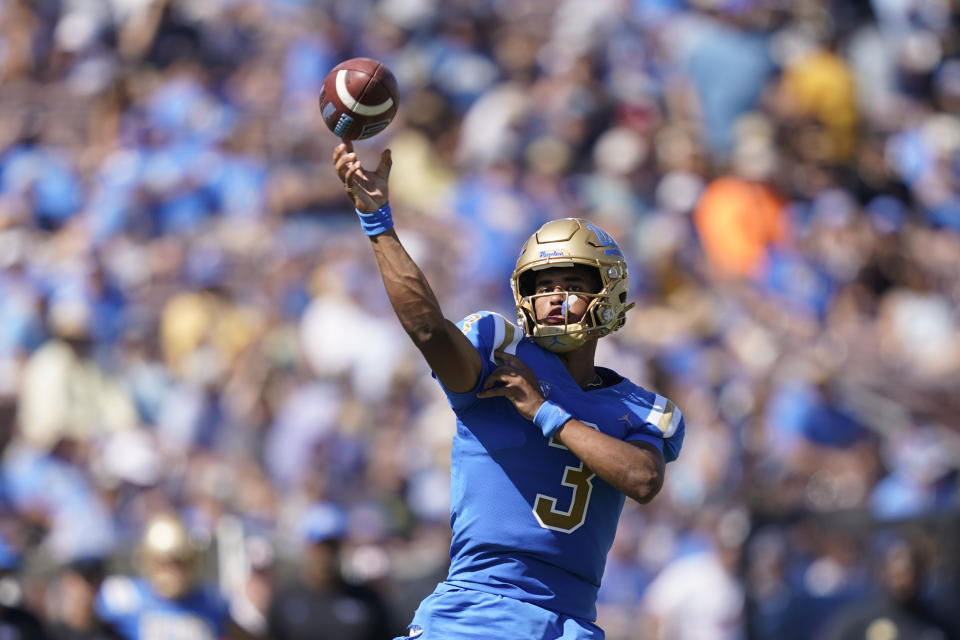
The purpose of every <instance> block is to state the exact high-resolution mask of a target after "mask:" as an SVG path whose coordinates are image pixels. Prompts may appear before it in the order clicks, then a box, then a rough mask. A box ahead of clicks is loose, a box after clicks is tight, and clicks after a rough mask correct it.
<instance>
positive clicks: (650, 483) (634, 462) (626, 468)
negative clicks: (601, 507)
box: [477, 352, 666, 504]
mask: <svg viewBox="0 0 960 640" xmlns="http://www.w3.org/2000/svg"><path fill="white" fill-rule="evenodd" d="M496 360H497V363H498V364H500V367H498V368H497V369H496V370H494V371H493V372H492V373H491V374H490V375H489V376H487V378H486V380H484V383H483V388H482V389H481V390H480V392H479V393H477V397H478V398H493V397H497V396H502V397H505V398H507V399H508V400H510V402H511V403H513V406H514V407H516V409H517V411H518V412H519V413H520V415H522V416H523V417H524V418H526V419H527V420H530V421H532V422H534V423H535V424H536V423H538V422H542V421H543V418H542V416H543V413H544V412H542V411H541V409H544V408H545V409H547V410H549V409H550V406H545V405H548V404H549V403H547V402H546V398H544V397H543V393H542V392H541V391H540V384H539V383H538V382H537V379H536V376H535V375H534V373H533V371H532V370H531V369H530V367H528V366H527V365H526V364H525V363H524V362H523V361H522V360H520V358H518V357H516V356H514V355H511V354H508V353H502V352H501V353H498V354H497V355H496ZM549 419H550V417H549V416H547V420H549ZM558 419H560V420H563V423H562V425H557V426H558V427H559V430H558V431H556V432H555V437H556V439H557V440H559V441H560V442H561V443H562V444H563V445H564V446H565V447H567V448H568V449H569V450H570V451H571V452H572V453H573V454H574V455H575V456H577V457H578V458H580V460H582V461H583V463H584V464H586V465H587V466H588V467H590V469H591V470H592V471H593V472H594V473H596V474H597V475H598V476H600V478H601V479H603V480H604V481H605V482H607V483H608V484H610V485H611V486H613V487H615V488H616V489H618V490H619V491H621V492H622V493H623V494H624V495H626V496H628V497H630V498H633V499H634V500H636V501H637V502H639V503H641V504H647V503H648V502H650V501H651V500H653V499H654V497H656V495H657V493H659V492H660V488H661V487H662V486H663V477H664V471H665V468H666V462H665V461H664V457H663V454H661V453H660V451H659V450H658V449H657V448H656V447H655V446H654V445H653V444H650V443H648V442H645V441H634V442H625V441H623V440H619V439H617V438H614V437H612V436H608V435H607V434H605V433H602V432H600V431H597V430H596V429H594V428H593V427H591V426H590V425H587V424H584V423H583V422H580V421H579V420H577V419H576V418H571V417H569V414H568V415H566V416H563V415H562V414H561V415H560V416H559V418H558ZM538 426H541V425H539V424H538Z"/></svg>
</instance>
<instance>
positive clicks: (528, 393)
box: [477, 352, 545, 420]
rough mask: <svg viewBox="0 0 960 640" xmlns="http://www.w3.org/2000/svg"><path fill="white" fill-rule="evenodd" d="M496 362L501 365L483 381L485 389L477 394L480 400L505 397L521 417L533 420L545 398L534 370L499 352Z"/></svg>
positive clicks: (495, 356) (511, 356) (518, 359)
mask: <svg viewBox="0 0 960 640" xmlns="http://www.w3.org/2000/svg"><path fill="white" fill-rule="evenodd" d="M494 361H495V362H496V363H497V364H498V365H500V366H499V367H497V368H496V369H494V370H493V371H492V372H491V373H490V375H488V376H487V379H486V380H484V381H483V388H482V389H481V390H480V391H479V392H477V397H478V398H495V397H497V396H503V397H505V398H506V399H507V400H509V401H510V402H512V403H513V406H514V407H516V408H517V411H518V412H519V413H520V415H521V416H523V417H524V418H526V419H527V420H533V416H535V415H536V414H537V410H538V409H539V408H540V405H541V404H543V402H544V400H545V398H544V397H543V393H542V392H541V391H540V382H539V381H538V380H537V377H536V376H535V375H534V373H533V369H531V368H530V367H528V366H527V364H526V363H525V362H524V361H523V360H521V359H520V358H518V357H517V356H514V355H511V354H509V353H503V352H498V353H496V354H495V355H494Z"/></svg>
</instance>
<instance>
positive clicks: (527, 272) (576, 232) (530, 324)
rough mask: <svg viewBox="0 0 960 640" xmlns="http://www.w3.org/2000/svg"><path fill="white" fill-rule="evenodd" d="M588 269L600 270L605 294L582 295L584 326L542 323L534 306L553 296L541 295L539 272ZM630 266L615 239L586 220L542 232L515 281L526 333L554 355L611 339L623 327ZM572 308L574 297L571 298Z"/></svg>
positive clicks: (526, 251) (525, 252)
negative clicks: (585, 302)
mask: <svg viewBox="0 0 960 640" xmlns="http://www.w3.org/2000/svg"><path fill="white" fill-rule="evenodd" d="M575 265H586V266H589V267H593V268H594V269H596V270H597V273H598V275H599V277H600V284H601V287H600V291H598V292H596V293H582V292H579V291H578V292H577V293H576V295H577V296H578V297H585V298H587V299H588V301H589V302H588V305H587V309H586V312H585V313H584V315H583V318H582V319H581V321H580V322H575V323H574V322H566V321H565V322H564V324H557V325H549V324H541V323H538V322H537V317H536V313H535V311H534V308H533V305H534V300H535V299H536V298H538V297H542V296H545V295H555V294H553V293H541V294H537V293H536V292H535V291H534V288H533V281H534V272H536V271H540V270H542V269H550V268H553V267H573V266H575ZM629 284H630V281H629V278H628V275H627V262H626V260H624V257H623V252H622V251H621V250H620V247H619V246H617V243H616V242H615V241H614V239H613V237H611V236H610V234H608V233H607V232H606V231H604V230H603V229H601V228H600V227H598V226H597V225H595V224H593V223H592V222H590V221H588V220H584V219H582V218H562V219H560V220H552V221H550V222H547V223H546V224H544V225H543V226H542V227H540V228H539V229H537V231H536V233H534V234H533V235H532V236H530V238H529V239H528V240H527V241H526V243H524V245H523V249H521V250H520V257H519V258H518V259H517V267H516V269H514V271H513V276H512V277H511V278H510V287H511V289H513V299H514V302H515V303H516V305H517V315H518V317H519V320H520V324H521V326H523V330H524V331H525V332H526V334H527V335H528V336H530V337H531V338H533V339H534V341H535V342H536V343H537V344H539V345H540V346H541V347H543V348H544V349H547V350H549V351H553V352H554V353H564V352H567V351H572V350H573V349H576V348H577V347H579V346H581V345H582V344H583V343H585V342H586V341H587V340H588V339H589V338H591V337H594V336H596V337H600V336H605V335H607V334H608V333H613V332H614V331H616V330H617V329H619V328H620V327H622V326H623V323H624V322H625V320H626V318H625V315H626V312H627V311H628V310H629V309H631V308H632V307H633V305H634V303H632V302H631V303H630V304H627V292H628V289H629ZM566 296H567V299H568V302H569V296H570V293H566Z"/></svg>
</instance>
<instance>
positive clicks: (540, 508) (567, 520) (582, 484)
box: [533, 422, 597, 533]
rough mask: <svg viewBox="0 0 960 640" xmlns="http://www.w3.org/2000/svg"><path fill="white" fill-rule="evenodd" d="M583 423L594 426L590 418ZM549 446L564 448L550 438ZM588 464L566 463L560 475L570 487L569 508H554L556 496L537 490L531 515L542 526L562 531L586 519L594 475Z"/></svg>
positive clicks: (571, 530)
mask: <svg viewBox="0 0 960 640" xmlns="http://www.w3.org/2000/svg"><path fill="white" fill-rule="evenodd" d="M584 424H586V425H589V426H591V427H593V428H594V429H596V428H597V425H595V424H592V423H590V422H584ZM549 444H550V446H551V447H557V448H559V449H566V447H565V446H563V445H562V444H560V443H559V442H557V441H556V440H554V439H553V438H551V439H550V443H549ZM596 475H597V474H595V473H594V472H593V471H591V470H590V467H588V466H586V465H585V464H584V463H583V462H581V463H580V464H579V465H577V466H571V465H567V466H566V467H564V470H563V479H562V481H561V482H560V484H562V485H563V486H565V487H570V488H571V489H573V494H572V495H571V496H570V508H569V509H567V510H566V511H561V510H559V509H557V498H554V497H552V496H548V495H545V494H543V493H538V494H537V499H536V501H535V502H534V503H533V515H534V517H535V518H536V519H537V522H539V523H540V526H541V527H543V528H544V529H551V530H553V531H560V532H561V533H573V532H574V531H576V530H577V529H579V528H580V527H581V526H583V523H584V522H586V520H587V507H588V506H589V505H590V494H591V493H593V478H594V477H595V476H596Z"/></svg>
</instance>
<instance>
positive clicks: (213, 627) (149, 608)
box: [96, 576, 229, 640]
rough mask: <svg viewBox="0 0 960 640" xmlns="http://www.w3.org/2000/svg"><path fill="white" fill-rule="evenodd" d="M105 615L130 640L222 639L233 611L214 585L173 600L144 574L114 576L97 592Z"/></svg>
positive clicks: (103, 617)
mask: <svg viewBox="0 0 960 640" xmlns="http://www.w3.org/2000/svg"><path fill="white" fill-rule="evenodd" d="M96 609H97V613H98V614H99V615H100V617H101V619H103V620H104V621H106V622H108V623H110V624H111V625H113V627H114V628H115V629H116V630H117V631H118V632H119V633H120V634H121V635H122V636H123V637H125V638H128V639H129V640H218V639H219V638H222V637H223V635H224V631H225V629H226V625H227V621H228V617H229V612H228V609H227V605H226V602H225V601H224V599H223V598H221V597H220V595H219V594H218V593H217V592H215V591H213V590H210V589H201V590H197V591H194V592H192V593H190V594H187V595H186V596H184V597H183V598H180V599H177V600H170V599H167V598H162V597H160V596H159V595H157V594H156V593H155V592H154V590H153V589H152V588H151V587H150V584H149V583H148V582H147V581H146V580H144V579H143V578H130V577H127V576H111V577H109V578H107V579H106V580H104V582H103V585H102V586H101V587H100V592H99V593H98V594H97V602H96Z"/></svg>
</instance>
